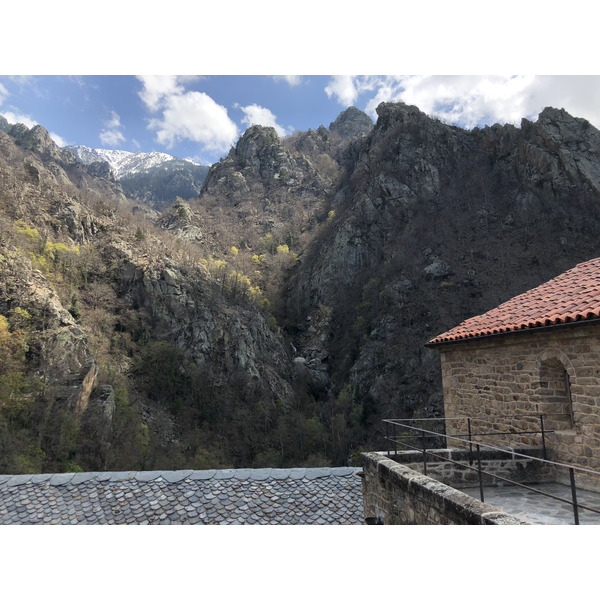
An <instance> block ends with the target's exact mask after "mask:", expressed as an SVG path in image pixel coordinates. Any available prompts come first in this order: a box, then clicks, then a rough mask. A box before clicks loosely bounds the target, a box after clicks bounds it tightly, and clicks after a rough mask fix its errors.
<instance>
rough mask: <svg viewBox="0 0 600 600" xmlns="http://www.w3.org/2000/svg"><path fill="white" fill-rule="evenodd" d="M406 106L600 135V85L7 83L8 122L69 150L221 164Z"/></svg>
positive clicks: (294, 80) (473, 81) (433, 80)
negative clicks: (573, 125)
mask: <svg viewBox="0 0 600 600" xmlns="http://www.w3.org/2000/svg"><path fill="white" fill-rule="evenodd" d="M384 101H385V102H390V101H392V102H406V103H408V104H414V105H416V106H418V107H419V108H420V109H421V110H422V111H424V112H425V113H427V114H429V115H432V116H437V117H440V118H442V119H443V120H444V121H445V122H446V123H450V124H453V125H458V126H460V127H465V128H468V129H471V128H473V127H476V126H478V127H482V126H485V125H492V124H494V123H502V124H503V123H512V124H515V125H517V126H518V125H519V124H520V122H521V119H522V118H527V119H530V120H535V119H536V118H537V115H538V114H539V113H540V112H541V110H542V109H543V108H544V107H545V106H554V107H556V108H565V109H566V110H567V111H568V112H570V113H571V114H572V115H573V116H577V117H583V118H586V119H588V120H589V121H590V122H591V123H592V124H593V125H595V126H596V127H598V128H600V76H591V75H579V76H577V75H567V76H551V75H545V76H533V75H487V76H468V75H462V76H461V75H417V76H414V75H413V76H403V75H385V76H383V75H367V76H361V75H333V76H328V75H296V76H270V75H208V76H203V75H184V76H177V75H158V76H157V75H141V76H132V75H76V76H75V75H59V76H56V75H25V76H24V75H16V76H0V114H2V115H3V116H4V117H5V118H6V119H7V120H8V121H9V122H11V123H17V122H19V123H24V124H26V125H27V126H29V127H31V126H33V125H35V124H41V125H42V126H43V127H45V128H46V129H47V130H48V131H49V132H50V134H51V136H52V137H53V139H54V141H55V142H56V143H57V144H59V145H60V146H64V145H84V146H88V147H91V148H108V149H119V150H126V151H130V152H140V151H141V152H152V151H159V152H167V153H169V154H173V155H175V156H178V157H181V158H191V159H193V160H196V161H197V162H200V163H202V164H212V163H214V162H217V161H218V160H219V158H220V157H222V156H224V155H226V154H227V152H228V151H229V149H230V148H231V146H232V145H235V143H236V142H237V140H238V139H239V137H240V135H242V134H243V132H244V131H245V130H246V128H247V127H249V126H250V125H254V124H258V125H268V126H272V127H274V128H275V129H276V131H277V133H278V134H279V136H280V137H283V136H286V135H290V134H292V133H293V132H294V131H306V130H308V129H309V128H312V129H317V128H318V127H319V126H320V125H325V126H326V127H327V126H329V124H330V123H331V122H332V121H334V120H335V118H336V117H337V116H338V115H339V113H340V112H341V111H343V110H344V109H346V108H347V107H349V106H356V107H358V108H360V109H361V110H363V111H365V112H366V113H367V114H368V115H369V116H370V117H371V118H372V119H373V120H374V121H375V120H376V119H377V114H376V108H377V106H378V104H379V103H380V102H384Z"/></svg>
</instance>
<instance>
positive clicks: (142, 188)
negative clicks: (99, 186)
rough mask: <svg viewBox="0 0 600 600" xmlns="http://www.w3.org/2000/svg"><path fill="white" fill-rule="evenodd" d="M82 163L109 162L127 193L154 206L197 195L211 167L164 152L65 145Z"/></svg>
mask: <svg viewBox="0 0 600 600" xmlns="http://www.w3.org/2000/svg"><path fill="white" fill-rule="evenodd" d="M64 149H65V150H69V151H70V152H72V153H73V154H74V155H75V157H76V158H77V159H78V160H80V161H81V162H82V163H84V164H86V165H89V164H91V163H94V162H99V161H103V162H107V163H108V164H109V165H110V168H111V171H112V173H113V175H114V178H115V179H116V180H117V181H118V182H119V183H120V184H121V187H122V188H123V192H124V193H125V195H126V196H128V197H130V198H131V199H133V200H141V201H143V202H146V203H147V204H149V205H150V206H152V207H154V208H159V209H160V208H163V207H164V206H167V205H169V204H172V203H173V202H174V201H175V199H176V198H177V196H179V197H181V198H183V199H185V200H187V199H189V198H192V197H196V196H197V195H198V193H199V192H200V188H201V187H202V183H203V182H204V179H205V178H206V174H207V173H208V167H207V166H204V165H201V164H199V163H197V162H194V161H193V160H190V159H189V158H177V157H175V156H172V155H170V154H165V153H164V152H127V151H125V150H105V149H103V148H88V147H87V146H65V148H64Z"/></svg>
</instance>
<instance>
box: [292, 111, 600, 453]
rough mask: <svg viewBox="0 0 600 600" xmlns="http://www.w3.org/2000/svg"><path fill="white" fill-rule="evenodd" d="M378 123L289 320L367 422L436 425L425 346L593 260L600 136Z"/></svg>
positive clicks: (540, 128) (308, 263) (299, 280)
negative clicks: (319, 319) (320, 317)
mask: <svg viewBox="0 0 600 600" xmlns="http://www.w3.org/2000/svg"><path fill="white" fill-rule="evenodd" d="M377 112H378V116H379V118H378V120H377V124H376V126H375V128H374V129H373V131H372V132H371V133H370V134H369V135H368V136H367V137H366V138H364V139H362V140H360V141H359V142H357V143H355V144H354V145H353V146H352V147H351V148H350V149H349V150H348V152H347V154H346V157H347V159H348V160H349V161H350V162H349V163H348V170H347V177H346V179H345V182H344V184H343V186H342V187H341V190H340V192H338V194H337V195H336V196H335V198H336V200H335V201H334V203H333V204H332V207H333V208H334V209H335V212H336V217H335V219H334V220H333V222H332V223H331V226H330V228H329V229H328V230H327V231H324V232H323V233H322V235H321V236H320V238H319V239H318V240H316V241H315V243H314V245H313V246H312V248H311V251H310V252H309V253H307V255H306V257H305V260H303V261H302V262H301V263H300V264H299V265H298V266H297V274H296V276H295V279H294V281H293V282H292V284H291V285H290V289H289V294H290V296H292V297H294V302H293V304H296V305H297V302H298V301H297V298H298V297H300V298H301V301H300V302H301V304H302V306H303V310H302V311H300V313H298V311H297V310H292V309H291V307H290V309H289V311H288V315H290V316H291V315H295V314H299V316H300V319H298V320H297V322H296V323H295V326H296V327H297V328H298V329H299V330H301V331H302V332H303V333H302V337H301V340H302V341H303V342H304V344H305V346H306V349H305V348H304V347H303V346H302V344H301V343H299V344H298V345H299V347H300V349H301V350H302V351H303V352H305V353H306V354H310V355H312V356H315V357H318V356H321V357H325V358H326V359H327V373H328V375H329V376H330V377H331V378H332V379H333V381H334V382H335V383H336V385H337V388H336V389H337V390H340V389H343V387H344V386H347V387H346V391H347V392H348V393H351V394H352V395H353V397H354V400H355V402H357V403H359V404H361V405H362V406H363V409H364V411H366V413H367V412H368V413H369V414H370V413H371V411H377V412H378V416H395V417H407V416H411V415H413V414H420V415H424V414H425V415H431V414H439V412H440V410H441V403H440V400H441V394H440V391H441V385H440V379H439V367H438V360H439V359H438V357H437V355H436V354H435V353H434V352H433V351H430V350H428V349H427V348H425V347H424V344H425V343H426V342H427V341H428V339H430V338H431V337H433V336H434V335H435V334H436V333H438V332H441V331H444V330H446V329H448V328H450V327H452V326H453V325H455V324H457V323H458V322H460V321H461V320H462V319H464V318H466V317H468V316H472V315H475V314H478V313H480V312H484V311H486V310H489V309H490V308H492V307H493V306H495V305H497V304H498V303H500V302H502V301H504V300H507V299H508V298H510V297H511V296H513V295H515V294H517V293H520V292H522V291H524V290H526V289H529V288H530V287H533V286H535V285H538V284H539V283H541V282H542V281H545V280H547V279H549V278H551V277H553V276H555V275H557V274H558V273H560V272H561V271H563V270H565V269H566V268H569V267H571V266H573V265H574V264H576V263H577V262H579V261H582V260H586V259H589V258H591V257H594V256H597V255H598V254H599V253H600V241H599V240H600V237H599V236H600V220H599V219H598V217H599V216H600V214H599V213H600V171H599V168H600V133H599V132H598V131H597V130H596V129H595V128H593V127H592V126H591V125H590V124H589V123H588V122H587V121H585V120H583V119H576V118H573V117H572V116H570V115H569V114H567V113H566V112H565V111H564V110H557V109H552V108H548V109H545V110H544V111H543V112H542V113H541V115H540V117H539V119H538V120H537V122H535V123H532V122H529V121H527V120H523V122H522V125H521V128H520V129H518V128H515V127H513V126H509V125H507V126H499V125H495V126H493V127H486V128H484V129H482V130H479V129H475V130H473V131H465V130H462V129H458V128H456V127H450V126H447V125H444V124H442V123H440V122H437V121H435V120H432V119H430V118H428V117H427V116H426V115H425V114H423V113H421V112H420V111H419V110H418V109H417V108H416V107H411V106H406V105H402V104H382V105H380V106H379V108H378V109H377ZM291 304H292V303H288V306H289V305H291ZM324 306H325V307H327V309H328V312H329V313H330V317H329V318H328V319H327V321H326V322H325V323H324V324H323V325H322V326H321V327H317V328H315V327H314V326H313V327H312V328H313V332H312V334H311V321H306V319H314V315H315V314H322V313H323V307H324ZM303 320H304V322H303ZM366 416H367V415H366V414H365V418H366ZM368 437H371V436H368ZM371 442H372V443H375V442H374V441H373V439H372V438H371Z"/></svg>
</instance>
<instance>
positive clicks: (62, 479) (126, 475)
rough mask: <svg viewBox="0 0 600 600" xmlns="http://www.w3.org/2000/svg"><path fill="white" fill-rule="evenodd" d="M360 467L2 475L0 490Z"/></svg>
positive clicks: (335, 473)
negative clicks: (47, 485) (27, 486)
mask: <svg viewBox="0 0 600 600" xmlns="http://www.w3.org/2000/svg"><path fill="white" fill-rule="evenodd" d="M360 470H361V468H360V467H310V468H308V467H307V468H304V467H292V468H256V469H249V468H242V469H207V470H192V469H182V470H176V471H165V470H160V471H89V472H81V473H40V474H17V475H14V474H12V475H11V474H6V475H0V486H2V485H6V486H7V487H13V486H18V485H25V484H28V483H30V484H40V483H48V484H49V485H52V486H58V485H79V484H82V483H87V482H91V481H93V480H96V481H97V482H106V483H110V482H119V481H128V480H135V481H138V482H140V483H149V482H152V481H156V480H157V479H163V480H164V481H165V482H167V483H177V482H180V481H184V480H186V479H189V480H209V479H215V480H227V479H236V480H254V481H264V480H266V479H276V480H284V479H292V480H294V479H320V478H323V477H348V476H349V475H352V474H354V473H356V472H358V471H360Z"/></svg>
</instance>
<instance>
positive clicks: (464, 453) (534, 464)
mask: <svg viewBox="0 0 600 600" xmlns="http://www.w3.org/2000/svg"><path fill="white" fill-rule="evenodd" d="M428 453H432V454H434V455H435V456H427V476H428V477H431V478H432V479H435V480H436V481H440V482H441V483H445V484H446V485H450V486H452V487H454V488H458V489H460V488H463V487H473V486H477V485H479V474H478V472H477V455H476V451H475V449H473V452H472V453H470V452H469V451H468V450H462V449H457V448H453V449H452V448H451V449H440V450H428ZM376 454H379V455H380V456H384V457H385V458H388V456H387V453H385V452H378V453H376ZM521 455H525V456H531V457H534V458H524V457H523V456H521ZM438 456H439V457H440V459H438V458H436V457H438ZM542 456H543V451H542V449H541V448H537V447H524V448H515V449H514V450H512V449H510V448H506V449H505V451H501V450H481V451H480V454H479V458H480V460H481V470H482V471H485V473H483V474H482V483H483V485H484V486H494V485H502V484H503V481H502V480H501V479H498V478H497V477H503V478H504V479H509V480H510V481H514V482H517V483H524V484H526V483H546V482H555V481H556V479H557V475H556V471H555V469H554V468H553V466H552V465H550V464H548V463H543V462H541V461H539V460H535V458H542ZM389 458H391V459H392V460H393V461H394V462H397V463H400V464H403V465H405V466H407V467H408V468H410V469H412V470H413V471H417V472H418V473H422V474H425V473H424V471H425V469H424V463H423V458H422V453H421V452H416V451H402V452H398V453H397V454H394V453H393V452H391V453H390V456H389ZM444 459H450V460H452V461H456V462H458V463H460V464H455V463H454V462H449V461H448V460H444ZM471 461H472V462H471ZM470 462H471V464H470Z"/></svg>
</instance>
